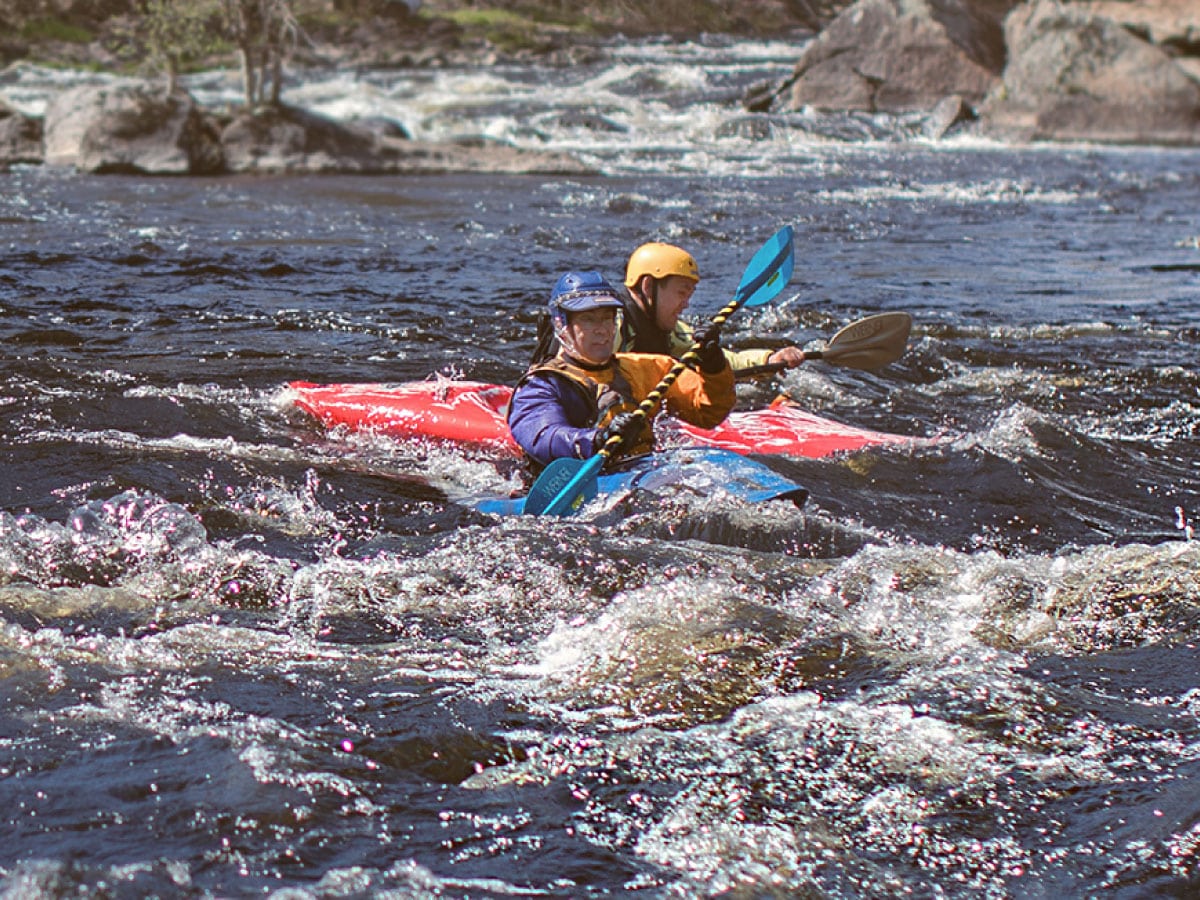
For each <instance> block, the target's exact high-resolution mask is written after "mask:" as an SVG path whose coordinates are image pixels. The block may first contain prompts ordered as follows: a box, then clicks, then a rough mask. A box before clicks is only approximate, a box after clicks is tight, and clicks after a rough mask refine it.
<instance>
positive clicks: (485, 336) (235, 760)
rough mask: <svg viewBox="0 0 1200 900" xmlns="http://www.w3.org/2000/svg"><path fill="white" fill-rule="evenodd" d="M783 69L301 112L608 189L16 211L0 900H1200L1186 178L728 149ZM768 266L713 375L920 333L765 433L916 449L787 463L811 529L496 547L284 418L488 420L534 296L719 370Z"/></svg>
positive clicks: (1068, 156) (872, 131) (589, 71)
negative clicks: (698, 322) (488, 151)
mask: <svg viewBox="0 0 1200 900" xmlns="http://www.w3.org/2000/svg"><path fill="white" fill-rule="evenodd" d="M794 52H795V48H787V47H782V46H780V45H749V44H745V45H743V44H731V45H725V46H709V47H700V46H690V47H685V48H675V49H674V50H672V51H671V53H670V54H667V53H666V51H665V50H664V48H661V47H656V46H654V45H653V44H646V45H639V46H636V47H629V48H624V49H622V50H621V52H620V53H619V54H618V53H615V52H614V53H613V55H612V56H611V57H609V58H604V59H598V60H596V61H594V62H593V63H591V64H589V65H586V66H585V65H580V66H576V67H573V68H568V69H539V68H536V67H524V68H520V67H511V68H496V69H486V70H479V71H456V70H444V71H439V72H426V73H416V74H413V73H404V72H393V73H386V74H379V73H375V74H369V73H367V74H359V75H353V74H349V73H343V74H338V75H335V76H328V75H321V76H319V77H318V76H312V77H310V78H307V79H300V80H298V81H297V82H296V84H295V85H294V86H293V87H292V89H291V94H290V96H291V97H292V98H293V99H297V100H303V101H305V102H310V103H312V104H314V105H317V106H322V107H323V108H325V109H326V110H327V111H330V112H335V113H338V114H341V115H352V114H362V111H363V110H374V111H375V112H377V113H379V114H383V115H389V116H392V117H394V118H396V119H397V120H400V121H403V122H404V123H405V125H406V127H408V128H410V130H412V131H413V132H414V133H415V134H417V135H418V136H424V137H428V136H435V137H437V136H446V135H449V134H468V133H472V132H474V133H481V134H489V135H491V136H493V137H500V138H503V139H506V140H510V141H513V142H516V143H519V144H523V145H526V146H531V147H537V148H539V149H545V148H547V147H551V148H556V149H565V150H569V151H571V152H575V153H578V154H579V155H580V156H581V157H582V158H585V159H586V160H588V161H589V162H591V163H592V164H594V165H596V166H597V167H598V169H600V170H601V171H602V173H603V174H600V175H597V176H595V177H586V178H569V179H551V178H545V177H533V176H505V177H489V176H479V175H469V176H464V175H444V176H438V177H421V178H405V177H380V178H355V177H338V176H319V177H318V176H311V177H301V176H296V177H275V178H239V177H228V178H214V179H183V180H165V179H164V180H155V179H137V178H126V177H81V176H78V175H75V174H72V173H69V172H60V171H50V170H41V169H38V168H19V169H16V170H14V171H12V172H10V173H8V174H5V175H0V254H2V255H0V348H2V349H0V418H2V420H3V423H4V434H5V438H6V439H5V441H4V442H3V445H2V446H0V461H2V471H3V478H2V479H0V673H2V678H0V690H2V692H3V705H2V707H0V710H2V712H0V716H2V719H0V723H2V724H0V775H2V776H3V777H0V822H2V825H0V834H2V835H3V840H2V841H0V894H2V895H3V896H13V897H17V896H19V897H68V896H71V897H73V896H81V895H92V896H111V897H134V896H138V897H140V896H149V895H154V896H160V897H175V896H179V897H232V896H249V895H273V896H275V897H278V898H289V900H290V898H301V897H367V896H381V895H386V896H397V897H420V896H430V897H432V896H438V897H581V896H597V895H602V894H611V893H617V892H621V893H627V892H628V893H635V894H638V895H642V896H654V897H660V896H661V897H682V896H714V895H718V894H727V895H732V896H739V897H764V896H778V897H794V896H808V897H847V898H860V897H892V896H898V895H904V894H907V895H912V896H919V897H979V896H986V897H1062V896H1067V897H1084V896H1099V895H1104V896H1113V897H1150V896H1154V897H1163V896H1186V895H1191V894H1192V893H1194V892H1195V891H1196V890H1197V889H1198V888H1200V859H1198V857H1200V674H1198V672H1200V650H1198V641H1200V544H1197V543H1196V541H1195V540H1194V533H1193V528H1194V524H1195V519H1196V517H1197V514H1198V513H1200V502H1198V499H1200V449H1198V442H1197V429H1198V423H1200V372H1198V363H1200V352H1198V350H1197V341H1198V339H1200V218H1198V217H1197V215H1196V210H1197V209H1200V154H1198V153H1197V152H1195V151H1182V150H1161V149H1153V148H1123V149H1111V148H1110V149H1104V148H1097V147H1035V148H1016V147H1005V146H999V145H993V144H985V143H980V142H978V141H972V140H970V139H966V138H957V139H951V140H950V141H948V142H944V143H940V144H933V143H927V142H925V141H923V140H922V139H921V138H920V137H919V134H918V132H919V123H912V122H902V121H896V120H892V121H882V120H878V119H870V118H866V117H858V118H855V117H844V116H843V117H825V118H821V117H818V116H815V115H812V114H807V113H802V114H793V115H791V116H782V117H774V118H771V117H757V118H752V119H746V118H745V117H743V116H742V115H741V114H740V112H739V111H738V110H737V108H736V106H735V105H733V104H732V103H731V99H732V98H733V97H735V96H736V95H737V93H738V91H739V90H740V89H741V88H742V87H744V86H745V85H746V84H749V83H751V82H753V81H755V80H757V79H760V78H763V77H769V76H771V75H773V74H780V73H782V72H783V71H785V70H786V66H787V64H788V61H789V59H790V58H792V57H794ZM82 77H84V76H82V75H78V74H71V73H66V74H64V73H50V72H45V71H39V70H30V69H24V70H19V71H17V70H13V71H10V72H9V73H8V75H7V80H5V81H3V83H2V84H0V93H3V94H5V95H6V96H7V98H8V99H9V100H10V102H14V103H15V104H17V105H24V106H25V107H26V108H29V109H36V108H37V107H38V105H39V104H41V103H43V102H44V98H45V96H46V95H47V94H46V92H47V91H49V90H51V89H52V88H53V87H54V86H55V84H57V83H59V82H61V81H63V80H67V79H71V78H76V79H77V78H82ZM223 84H225V81H223V80H222V77H220V76H216V75H213V76H203V77H199V78H197V79H196V80H195V82H194V84H193V87H194V89H195V90H196V91H197V92H198V93H199V92H203V91H210V92H212V93H213V95H214V96H215V95H216V94H219V92H220V91H221V90H224V89H225V88H223V87H222V85H223ZM784 224H792V225H793V226H795V228H796V233H797V245H796V246H797V265H796V271H795V274H794V276H793V279H792V282H791V284H790V285H789V286H788V288H787V290H785V291H784V293H783V294H781V295H780V297H779V298H777V299H776V300H775V301H774V302H773V303H771V304H770V305H769V306H765V307H761V308H759V309H756V310H749V311H743V312H740V313H739V314H738V315H737V316H736V317H735V318H734V320H733V321H732V322H731V323H730V327H729V329H728V332H729V334H728V342H729V343H731V344H734V345H738V346H751V345H754V344H756V343H762V342H768V343H771V344H772V345H781V344H783V343H786V342H800V343H807V342H809V341H820V340H821V339H827V338H828V337H829V336H831V335H832V334H833V333H834V332H835V331H836V330H837V328H839V327H840V326H842V325H844V324H846V323H848V322H850V321H852V320H854V319H856V318H859V317H861V316H864V315H867V314H870V313H874V312H878V311H886V310H905V311H908V312H910V313H911V314H912V315H913V318H914V322H915V325H914V331H913V337H912V341H911V344H910V347H909V350H908V352H907V353H906V354H905V356H904V357H903V359H901V360H900V361H899V362H898V363H896V364H894V365H892V366H889V367H887V368H886V369H883V370H881V371H878V372H873V373H864V372H856V371H851V370H845V369H837V368H833V367H829V366H826V365H823V364H821V363H811V364H809V365H806V366H804V367H803V368H801V369H799V370H794V371H792V372H790V373H788V374H786V375H785V376H783V377H781V378H776V379H774V380H767V381H760V382H755V383H747V384H743V385H740V386H739V395H740V404H741V405H742V406H743V407H747V408H749V407H753V406H756V405H763V404H765V403H767V402H769V401H770V400H771V399H772V398H773V397H774V396H775V395H776V394H778V393H786V394H788V395H790V396H791V397H792V398H793V399H794V400H796V401H797V402H799V403H801V404H803V405H804V406H806V407H808V408H810V409H813V410H815V411H818V412H820V413H822V414H823V415H827V416H829V417H832V418H836V419H839V420H841V421H845V422H849V423H853V424H857V425H865V426H869V427H872V428H877V429H882V430H887V431H892V432H897V433H901V434H905V435H911V436H914V437H915V438H918V439H919V440H916V441H914V442H912V443H911V444H906V445H903V446H899V447H892V448H885V449H877V450H872V451H869V452H863V453H859V454H853V455H849V456H844V457H835V458H831V459H823V460H799V459H786V458H780V457H770V458H763V461H764V462H766V463H767V464H768V465H770V466H771V467H772V468H775V469H776V470H777V471H779V472H781V473H783V474H785V475H788V476H791V477H793V478H795V479H797V480H799V481H801V482H803V483H805V484H806V485H807V486H808V487H809V489H810V492H811V498H810V500H809V502H808V504H807V506H806V507H804V508H803V509H796V508H795V507H793V506H792V505H791V504H788V503H766V504H761V505H757V506H748V505H745V504H743V503H741V502H740V501H738V500H736V499H734V498H732V497H730V496H728V495H725V494H723V493H722V492H720V491H717V492H715V493H707V494H702V493H696V492H692V491H689V490H688V489H687V488H686V486H684V487H681V488H680V489H679V490H678V491H677V492H675V493H668V494H666V495H664V496H660V497H657V498H649V497H645V496H636V495H635V496H630V497H628V498H625V499H624V500H623V501H622V502H620V503H616V504H610V505H603V504H600V505H597V506H596V507H593V508H589V509H587V510H585V511H584V513H583V514H582V515H580V516H578V517H576V518H573V519H569V520H562V521H559V520H545V519H538V518H522V517H517V518H508V519H499V518H493V517H490V516H486V515H483V514H481V513H478V512H475V511H473V510H471V508H470V507H469V505H468V503H469V500H470V499H471V498H473V497H479V496H484V495H496V494H504V493H507V492H508V491H511V490H513V489H514V488H516V487H518V486H519V485H520V474H519V472H517V471H516V470H515V466H514V464H513V462H512V461H511V460H509V459H507V458H501V457H494V456H489V455H488V453H487V452H485V451H478V450H476V451H464V450H462V449H457V448H454V447H446V446H432V445H426V444H421V443H412V442H407V443H406V442H400V441H395V440H390V439H387V438H385V437H380V436H365V435H352V434H341V433H326V432H324V431H323V430H322V429H321V428H320V427H319V426H318V425H317V424H316V423H314V422H313V421H312V420H310V419H308V418H307V417H306V416H305V415H303V414H301V413H300V412H298V411H297V410H296V409H295V408H294V407H292V406H291V404H290V402H289V394H288V391H287V388H286V385H287V382H288V381H290V380H295V379H307V380H314V381H409V380H420V379H424V378H427V377H429V376H431V375H433V374H435V373H440V374H442V375H447V376H452V377H465V378H469V379H474V380H481V381H495V382H506V383H511V382H512V381H513V380H514V379H515V378H516V377H517V376H518V375H519V374H520V372H521V371H522V370H523V368H524V364H525V361H526V358H527V355H528V353H529V351H530V349H531V347H532V343H533V336H534V323H535V318H536V314H537V312H538V310H539V309H540V307H541V304H542V303H543V302H544V298H545V296H546V295H547V292H548V290H549V287H550V285H551V284H552V283H553V281H554V279H555V277H556V276H557V274H558V273H559V272H560V271H562V270H564V269H567V268H572V267H595V268H599V269H601V270H603V271H605V272H606V273H608V274H609V275H610V276H612V277H613V278H617V277H619V276H620V273H621V267H622V264H623V260H624V258H625V257H626V256H627V255H628V253H629V251H630V250H631V249H632V248H633V247H634V246H636V245H637V244H638V243H640V242H642V241H644V240H648V239H652V238H659V239H666V240H670V241H675V242H677V243H681V244H683V245H685V246H687V247H688V248H689V249H690V250H691V251H692V252H693V253H694V254H695V256H696V257H697V259H698V260H699V263H700V266H701V270H702V273H703V274H704V279H703V281H702V282H701V285H700V289H699V291H698V293H697V296H696V298H695V299H694V301H693V309H692V313H693V315H695V316H696V317H701V318H702V317H703V316H704V315H706V314H712V313H713V312H715V311H716V310H717V309H719V308H720V307H721V306H722V305H724V303H725V301H726V300H727V299H728V298H729V297H730V296H731V294H732V292H733V290H734V288H735V287H736V285H737V283H738V280H739V278H740V275H741V272H742V269H743V268H744V266H745V265H746V263H747V262H748V261H749V259H750V256H751V255H752V254H753V252H754V250H755V249H757V248H758V247H759V246H760V245H761V243H762V242H763V241H764V240H766V239H767V237H769V236H770V234H771V233H773V232H774V231H775V230H776V229H777V228H779V227H780V226H782V225H784Z"/></svg>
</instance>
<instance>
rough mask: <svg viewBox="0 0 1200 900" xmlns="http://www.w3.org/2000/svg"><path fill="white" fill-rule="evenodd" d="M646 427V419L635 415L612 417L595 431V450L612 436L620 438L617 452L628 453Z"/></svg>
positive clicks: (626, 413)
mask: <svg viewBox="0 0 1200 900" xmlns="http://www.w3.org/2000/svg"><path fill="white" fill-rule="evenodd" d="M645 425H646V417H645V416H639V415H637V414H636V413H631V412H625V413H621V414H620V415H617V416H613V420H612V421H611V422H609V423H608V424H607V425H605V426H604V427H603V428H597V429H596V442H595V444H596V450H597V451H599V449H600V448H601V447H603V446H604V445H605V444H607V443H608V439H609V438H611V437H612V436H613V435H614V434H619V435H620V436H621V446H620V447H619V448H618V450H617V452H618V453H620V452H622V451H624V452H626V453H628V452H629V451H630V450H631V449H633V445H634V443H635V442H636V441H637V439H638V435H640V434H641V433H642V428H644V427H645Z"/></svg>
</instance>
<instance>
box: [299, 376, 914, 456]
mask: <svg viewBox="0 0 1200 900" xmlns="http://www.w3.org/2000/svg"><path fill="white" fill-rule="evenodd" d="M289 387H290V388H292V390H294V391H295V392H296V398H295V401H294V402H295V404H296V406H298V407H300V408H301V409H303V410H304V411H305V412H307V413H309V414H311V415H312V416H314V417H315V418H316V419H318V420H319V421H320V422H321V423H322V424H323V425H325V426H326V427H327V428H334V427H337V426H343V427H345V428H348V429H350V430H352V431H362V430H370V431H377V432H380V433H382V434H387V435H391V436H393V437H399V438H429V439H433V440H443V441H452V442H455V443H461V444H471V445H477V446H486V447H490V448H493V449H495V450H498V451H501V452H504V453H510V454H513V455H516V454H518V453H519V452H520V451H519V450H518V449H517V445H516V444H515V443H514V442H513V439H512V436H511V435H510V434H509V433H508V424H507V422H506V421H505V418H504V414H505V408H506V407H507V405H508V400H509V397H510V396H511V394H512V389H511V388H509V387H506V386H504V385H498V384H484V383H482V382H477V381H451V380H449V379H440V380H437V381H414V382H407V383H404V384H313V383H311V382H307V381H294V382H292V383H291V384H290V385H289ZM664 424H665V423H664ZM662 433H663V435H664V436H666V435H667V434H668V433H670V434H674V433H678V434H679V435H680V436H682V437H683V438H684V441H683V443H686V444H691V445H699V446H705V447H719V448H721V449H723V450H732V451H734V452H735V453H742V454H747V453H761V454H777V455H783V456H807V457H812V458H816V457H820V456H829V455H830V454H833V453H842V452H847V451H852V450H860V449H862V448H863V447H872V446H879V445H881V444H896V443H902V442H904V441H908V440H911V438H907V437H903V436H902V435H897V434H885V433H884V432H881V431H871V430H869V429H866V428H855V427H853V426H851V425H843V424H842V423H840V422H835V421H833V420H831V419H824V418H821V417H820V416H816V415H813V414H812V413H808V412H805V411H804V410H802V409H800V408H799V407H797V406H793V405H792V404H790V403H788V402H787V401H786V400H785V399H784V398H780V399H777V400H776V401H775V402H774V403H772V404H771V405H770V406H769V407H767V408H766V409H757V410H747V411H745V412H732V413H730V414H729V416H728V417H727V418H726V419H725V421H724V422H722V423H721V424H720V425H718V426H717V427H716V428H712V429H709V428H697V427H696V426H694V425H688V424H687V423H685V422H679V421H677V420H672V421H671V422H670V425H669V426H667V427H665V428H664V429H662Z"/></svg>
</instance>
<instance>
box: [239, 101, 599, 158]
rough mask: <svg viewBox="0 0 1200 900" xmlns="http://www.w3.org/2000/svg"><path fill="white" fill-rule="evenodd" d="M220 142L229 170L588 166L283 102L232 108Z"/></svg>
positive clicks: (498, 145)
mask: <svg viewBox="0 0 1200 900" xmlns="http://www.w3.org/2000/svg"><path fill="white" fill-rule="evenodd" d="M221 143H222V147H223V150H224V155H225V161H226V164H227V166H228V167H229V169H230V171H234V172H258V173H280V172H343V173H357V174H364V175H365V174H385V173H417V172H421V173H432V172H506V173H539V174H556V175H584V174H589V173H590V171H591V170H589V169H587V168H586V167H584V166H583V165H581V164H580V163H579V162H577V161H576V160H573V159H571V158H570V157H567V156H565V155H561V154H553V153H538V152H527V151H522V150H517V149H515V148H513V147H509V146H507V145H504V144H498V143H495V142H489V141H473V142H467V143H432V142H427V141H412V140H408V139H407V138H406V137H403V136H398V135H395V134H391V133H386V132H381V131H379V130H372V129H369V128H366V127H363V126H361V125H352V124H346V123H342V122H338V121H335V120H333V119H328V118H326V117H324V116H321V115H318V114H316V113H313V112H310V111H307V110H303V109H298V108H295V107H291V106H284V105H280V106H266V107H261V108H259V109H256V110H252V111H243V112H240V113H238V114H237V115H236V116H235V117H234V118H233V119H232V120H230V121H229V123H228V124H226V125H225V127H224V129H223V130H222V132H221Z"/></svg>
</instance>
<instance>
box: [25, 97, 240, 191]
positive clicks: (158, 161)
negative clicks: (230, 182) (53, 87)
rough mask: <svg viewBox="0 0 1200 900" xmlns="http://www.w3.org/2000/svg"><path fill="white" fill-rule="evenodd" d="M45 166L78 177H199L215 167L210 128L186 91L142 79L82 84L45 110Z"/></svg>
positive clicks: (215, 149) (217, 167)
mask: <svg viewBox="0 0 1200 900" xmlns="http://www.w3.org/2000/svg"><path fill="white" fill-rule="evenodd" d="M44 144H45V161H46V163H47V164H49V165H66V166H74V167H76V168H77V169H79V170H81V171H84V172H135V173H141V174H148V175H199V174H207V173H212V172H218V171H221V169H222V159H221V152H220V147H219V145H218V143H217V136H216V133H215V130H214V129H213V127H212V125H211V124H210V122H209V120H208V119H207V118H206V117H205V116H204V114H203V113H202V112H201V110H200V107H199V106H198V105H197V104H196V103H195V101H194V100H193V99H192V98H191V97H190V96H189V95H188V94H186V93H183V92H176V93H174V94H171V95H170V96H168V95H166V94H165V93H164V91H163V90H162V89H161V88H159V87H157V86H155V85H151V84H149V83H147V82H135V81H130V82H121V83H116V84H109V85H103V86H95V85H81V86H80V87H76V88H72V89H70V90H67V91H64V92H63V93H62V94H60V95H58V96H57V97H55V98H54V99H53V100H52V101H51V102H50V104H49V105H48V106H47V108H46V120H45V133H44Z"/></svg>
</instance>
